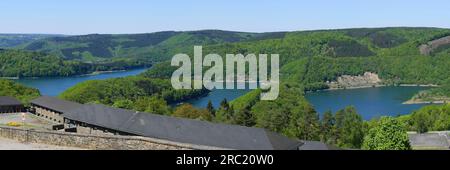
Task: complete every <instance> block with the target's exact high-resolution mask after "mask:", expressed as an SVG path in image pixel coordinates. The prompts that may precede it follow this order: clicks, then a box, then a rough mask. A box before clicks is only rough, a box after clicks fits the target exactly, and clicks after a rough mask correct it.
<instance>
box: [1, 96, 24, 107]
mask: <svg viewBox="0 0 450 170" xmlns="http://www.w3.org/2000/svg"><path fill="white" fill-rule="evenodd" d="M20 105H22V102H20V101H19V100H17V99H16V98H14V97H9V96H0V106H20Z"/></svg>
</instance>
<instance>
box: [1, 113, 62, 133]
mask: <svg viewBox="0 0 450 170" xmlns="http://www.w3.org/2000/svg"><path fill="white" fill-rule="evenodd" d="M52 125H54V123H52V122H50V121H47V120H44V119H42V118H40V117H38V116H35V115H33V114H31V113H2V114H0V126H18V127H24V128H32V129H40V130H51V129H52Z"/></svg>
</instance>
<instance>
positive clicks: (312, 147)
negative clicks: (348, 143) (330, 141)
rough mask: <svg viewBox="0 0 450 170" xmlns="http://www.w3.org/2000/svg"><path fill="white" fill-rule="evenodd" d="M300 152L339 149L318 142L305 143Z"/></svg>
mask: <svg viewBox="0 0 450 170" xmlns="http://www.w3.org/2000/svg"><path fill="white" fill-rule="evenodd" d="M299 150H339V148H336V147H334V146H330V145H327V144H325V143H323V142H318V141H303V145H302V146H300V147H299Z"/></svg>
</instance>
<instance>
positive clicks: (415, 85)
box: [306, 84, 439, 93]
mask: <svg viewBox="0 0 450 170" xmlns="http://www.w3.org/2000/svg"><path fill="white" fill-rule="evenodd" d="M379 87H439V86H438V85H435V84H398V85H386V84H378V85H369V86H355V87H345V88H342V87H340V88H328V89H321V90H315V91H307V92H306V93H312V92H321V91H334V90H353V89H365V88H379Z"/></svg>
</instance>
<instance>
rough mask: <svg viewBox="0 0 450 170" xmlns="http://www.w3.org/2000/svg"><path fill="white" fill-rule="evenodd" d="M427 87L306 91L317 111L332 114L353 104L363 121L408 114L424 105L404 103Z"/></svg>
mask: <svg viewBox="0 0 450 170" xmlns="http://www.w3.org/2000/svg"><path fill="white" fill-rule="evenodd" d="M425 89H429V88H427V87H379V88H363V89H351V90H350V89H349V90H332V91H320V92H313V93H307V94H306V96H305V97H306V98H307V99H308V101H310V102H311V103H312V104H313V105H314V108H315V109H316V110H317V111H318V112H319V113H324V112H326V111H328V110H331V111H332V112H333V113H335V112H336V111H338V110H340V109H343V108H345V107H346V106H350V105H352V106H355V107H356V109H357V111H358V113H359V114H361V115H362V116H363V118H364V119H365V120H369V119H372V118H375V117H380V116H384V115H389V116H397V115H401V114H408V113H411V112H412V111H414V110H417V109H419V108H421V107H423V106H425V105H426V104H413V105H404V104H402V103H403V102H405V101H407V100H408V99H410V98H411V97H412V96H413V95H414V94H416V93H417V92H418V91H420V90H425Z"/></svg>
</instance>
